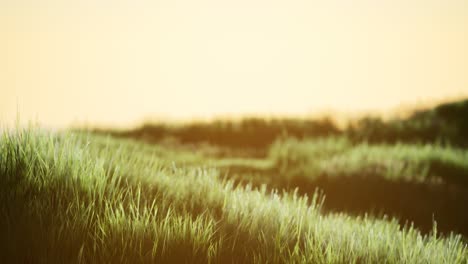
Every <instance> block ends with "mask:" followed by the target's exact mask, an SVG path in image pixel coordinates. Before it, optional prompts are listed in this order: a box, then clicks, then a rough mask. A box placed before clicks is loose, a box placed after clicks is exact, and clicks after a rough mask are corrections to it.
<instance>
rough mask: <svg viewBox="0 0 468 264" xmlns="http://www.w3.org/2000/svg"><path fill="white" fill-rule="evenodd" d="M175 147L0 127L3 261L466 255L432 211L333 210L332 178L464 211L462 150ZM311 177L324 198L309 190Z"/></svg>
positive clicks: (435, 259)
mask: <svg viewBox="0 0 468 264" xmlns="http://www.w3.org/2000/svg"><path fill="white" fill-rule="evenodd" d="M171 144H172V143H171ZM171 144H166V145H164V144H156V145H152V144H147V143H144V142H141V141H135V140H131V139H117V138H114V137H108V136H99V135H95V134H88V133H56V134H53V133H50V132H45V131H41V130H39V129H26V130H22V129H16V130H13V131H4V132H3V133H2V136H1V139H0V153H1V155H0V181H1V183H0V189H1V190H0V228H1V230H0V233H1V234H2V235H1V236H0V261H1V262H2V263H91V262H92V263H141V262H148V263H154V262H159V263H161V262H162V263H184V262H189V263H467V262H468V248H467V242H466V239H465V238H464V237H463V236H461V235H459V234H456V233H457V232H458V231H457V226H456V224H459V225H461V226H458V228H459V227H463V225H466V222H464V223H463V222H462V223H458V222H456V223H452V225H451V226H450V225H448V226H446V228H447V230H446V231H447V232H444V233H440V232H439V229H440V228H439V227H440V224H439V223H438V222H437V223H435V222H434V223H433V222H432V219H433V218H435V219H436V220H438V219H437V215H436V216H435V217H431V216H429V219H425V220H426V221H430V222H431V226H430V228H429V229H430V230H424V228H421V227H418V226H417V225H412V224H410V223H409V222H408V224H407V225H402V219H400V220H398V219H394V218H392V217H391V216H385V215H382V214H381V213H379V212H372V210H368V209H369V208H367V207H363V208H361V209H362V210H363V211H354V213H350V212H347V211H346V210H345V209H346V208H344V209H343V208H341V209H343V210H341V209H340V208H333V206H332V205H333V202H335V203H338V204H343V203H342V202H339V201H340V199H345V200H346V199H347V200H349V196H347V194H346V193H340V192H339V191H336V190H335V191H336V192H333V188H331V187H330V186H332V182H334V181H335V180H337V179H338V180H339V182H341V186H343V185H345V186H348V184H347V182H346V181H343V180H345V179H350V183H351V182H354V181H357V184H355V185H356V186H352V184H349V186H350V188H351V189H352V188H357V189H356V191H358V192H362V191H363V189H362V188H364V187H363V183H364V182H365V181H367V183H368V184H367V185H365V186H370V187H365V188H371V189H372V188H377V187H378V186H379V185H378V183H379V184H388V185H384V186H383V187H382V188H388V187H389V186H393V185H392V184H395V186H397V185H402V186H413V185H414V186H421V185H423V186H424V187H418V188H422V191H421V193H425V192H429V193H431V192H434V193H438V192H439V193H440V194H441V195H442V196H441V197H442V198H443V199H444V201H446V202H447V201H452V200H447V199H448V198H446V197H445V196H451V197H452V196H453V197H452V198H453V199H454V200H453V202H454V203H455V204H456V205H458V206H459V207H461V208H463V204H464V205H466V203H463V201H460V199H461V198H460V197H462V198H463V197H465V196H463V195H464V193H466V177H465V176H466V171H467V170H468V169H467V167H468V162H467V157H468V154H467V152H466V151H465V150H463V149H462V148H460V149H459V148H457V147H449V146H445V145H437V144H435V143H434V144H426V145H422V144H410V143H405V144H398V145H386V144H366V143H355V142H353V141H352V140H348V139H346V138H340V137H339V136H338V137H333V138H328V139H315V140H312V139H304V140H297V139H290V138H285V139H283V140H278V141H276V143H274V144H273V145H271V146H269V147H268V149H267V150H266V151H265V152H266V155H265V156H263V157H261V158H259V157H258V156H257V155H254V156H252V157H249V156H248V153H247V154H245V153H244V154H242V155H238V154H239V153H238V152H237V150H236V151H233V153H236V155H234V154H233V155H229V151H227V150H226V149H224V148H218V147H214V146H210V145H204V146H199V145H187V144H180V145H177V144H175V145H174V144H172V145H171ZM447 171H451V172H453V173H446V172H447ZM358 178H359V179H362V181H359V180H358ZM327 184H328V185H327ZM317 186H318V187H321V188H322V189H324V192H325V195H326V197H325V198H324V197H323V195H322V194H321V193H322V192H320V191H318V192H315V191H314V190H315V189H312V188H316V187H317ZM327 186H328V187H329V188H328V189H327ZM358 187H360V188H358ZM411 188H412V187H411ZM411 188H410V189H408V190H407V191H408V192H410V193H408V194H407V195H408V196H407V197H406V196H405V197H403V198H404V199H407V198H408V197H413V198H414V199H415V200H416V202H415V203H414V204H413V205H419V206H423V204H424V202H426V203H431V202H432V201H430V200H424V199H423V198H424V197H418V195H420V193H414V190H413V189H411ZM338 190H339V189H338ZM341 190H343V187H341ZM385 190H386V191H387V192H386V193H383V194H382V195H383V196H387V197H390V199H396V200H394V201H395V203H399V202H402V201H401V200H398V196H399V195H400V194H399V193H398V190H396V189H395V190H393V189H385ZM442 190H444V191H447V193H445V192H444V191H442ZM394 191H395V192H396V193H395V192H394ZM379 192H380V193H382V191H381V190H379ZM460 193H461V194H460ZM462 194H463V195H462ZM457 195H458V196H457ZM339 196H342V197H344V198H337V197H339ZM444 197H445V198H444ZM355 198H356V201H357V202H359V199H361V198H359V197H358V196H355ZM452 198H450V199H452ZM369 199H374V200H375V201H377V202H379V201H378V197H371V196H370V197H367V199H363V201H368V200H369ZM330 200H331V202H332V203H331V204H330V203H328V204H327V201H330ZM337 201H338V202H337ZM403 202H405V201H403ZM406 202H407V203H409V204H412V203H411V201H406ZM377 204H378V203H377ZM431 206H432V205H431ZM345 207H346V206H345ZM426 207H427V205H426ZM383 208H384V209H385V207H383ZM331 209H340V210H331ZM364 209H365V210H364ZM377 209H378V207H377ZM396 209H401V208H399V207H398V206H397V208H396ZM413 210H416V211H417V208H413ZM431 210H432V209H431ZM431 210H430V211H431ZM462 211H464V210H462ZM366 212H367V213H366ZM384 212H385V211H384ZM395 213H396V215H398V213H399V212H398V210H396V212H395ZM400 213H401V210H400ZM403 215H404V214H403ZM404 220H405V219H403V221H404ZM450 227H455V228H453V230H454V231H455V232H454V233H452V232H448V231H449V230H450ZM461 229H463V228H461ZM458 233H460V232H458Z"/></svg>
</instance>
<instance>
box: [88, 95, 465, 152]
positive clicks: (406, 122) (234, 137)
mask: <svg viewBox="0 0 468 264" xmlns="http://www.w3.org/2000/svg"><path fill="white" fill-rule="evenodd" d="M94 132H98V133H108V134H112V135H114V136H119V137H129V138H136V139H143V140H146V141H149V142H159V141H161V140H164V139H168V138H172V139H174V140H176V141H177V142H179V143H182V144H197V143H209V144H213V145H218V146H223V147H230V148H257V149H259V148H261V149H265V148H267V147H268V146H269V145H270V144H272V143H273V142H274V141H275V140H276V139H278V138H280V137H292V138H299V139H303V138H310V137H327V136H337V135H340V136H346V137H348V138H349V139H351V140H352V141H355V142H363V141H367V142H369V143H396V142H405V143H429V142H431V143H433V142H440V143H441V144H450V145H453V146H458V147H468V99H465V100H461V101H457V102H451V103H445V104H441V105H438V106H436V107H435V108H433V109H426V110H419V111H415V112H414V113H413V114H412V115H411V116H410V117H408V118H405V119H392V120H389V121H384V120H382V119H381V118H380V117H370V116H368V117H364V118H360V119H357V120H353V121H351V122H349V124H348V125H347V127H345V128H342V129H340V128H339V127H338V126H337V125H336V123H334V122H333V120H332V119H331V118H327V117H324V118H320V119H311V120H307V119H292V118H290V119H287V118H282V119H262V118H245V119H243V120H240V121H232V120H217V121H213V122H209V123H204V122H194V123H190V124H184V125H173V124H167V123H159V124H144V125H143V126H141V127H139V128H136V129H131V130H127V131H112V130H94Z"/></svg>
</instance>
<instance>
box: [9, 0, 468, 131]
mask: <svg viewBox="0 0 468 264" xmlns="http://www.w3.org/2000/svg"><path fill="white" fill-rule="evenodd" d="M0 91H1V93H0V120H1V121H2V122H5V121H6V122H11V120H14V119H15V117H16V113H17V112H19V113H20V115H21V119H23V120H31V119H32V120H38V121H40V122H41V123H42V124H44V125H48V126H63V125H69V124H71V123H72V122H76V121H81V122H83V121H87V122H89V123H93V124H106V125H126V124H131V123H132V122H135V121H141V120H142V119H143V118H148V117H169V118H178V119H180V118H191V117H198V118H199V117H212V116H218V115H242V114H281V115H284V114H288V115H291V114H306V113H310V112H314V111H321V110H324V109H334V110H338V111H351V110H352V111H356V110H368V109H380V110H385V109H388V108H393V107H395V106H398V105H399V104H401V103H404V104H408V103H417V102H420V101H421V100H422V101H424V100H430V99H434V98H444V97H448V96H450V97H452V96H458V95H468V2H467V1H466V0H420V1H411V0H381V1H378V0H352V1H351V0H341V1H339V0H323V1H314V0H306V1H294V0H291V1H286V0H283V1H274V0H236V1H222V0H197V1H193V0H185V1H182V0H164V1H162V0H161V1H149V0H148V1H144V0H132V1H130V0H128V1H125V0H121V1H110V0H102V1H99V0H94V1H91V0H88V1H83V0H82V1H71V0H70V1H66V0H60V1H58V0H57V1H47V0H44V1H33V0H29V1H28V0H0Z"/></svg>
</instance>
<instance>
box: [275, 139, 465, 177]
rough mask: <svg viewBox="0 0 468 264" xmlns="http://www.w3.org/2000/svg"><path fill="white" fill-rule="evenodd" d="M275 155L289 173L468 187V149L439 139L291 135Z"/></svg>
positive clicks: (277, 163)
mask: <svg viewBox="0 0 468 264" xmlns="http://www.w3.org/2000/svg"><path fill="white" fill-rule="evenodd" d="M269 158H270V159H271V160H272V161H273V163H274V164H275V165H274V166H275V168H276V169H277V171H278V172H280V173H282V174H284V175H289V177H295V176H300V177H306V178H307V177H308V178H310V179H311V180H313V179H314V178H316V177H319V176H324V175H325V176H328V177H339V176H349V177H354V176H360V177H382V178H385V179H387V180H393V181H409V182H422V183H428V182H434V183H437V182H439V183H440V182H443V183H452V184H459V185H464V186H468V151H467V150H465V149H459V148H454V147H449V146H442V145H438V144H424V145H423V144H404V143H398V144H393V145H389V144H372V145H371V144H368V143H358V144H352V143H351V142H350V141H349V140H347V139H346V138H344V137H342V138H333V137H331V138H323V139H315V140H311V139H309V140H296V139H286V140H280V141H277V142H275V144H273V146H272V147H271V148H270V152H269Z"/></svg>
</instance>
